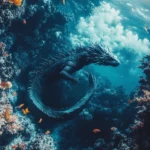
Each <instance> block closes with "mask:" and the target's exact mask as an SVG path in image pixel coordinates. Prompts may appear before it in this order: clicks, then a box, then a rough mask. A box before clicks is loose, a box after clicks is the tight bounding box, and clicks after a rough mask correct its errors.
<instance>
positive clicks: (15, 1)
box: [8, 0, 22, 6]
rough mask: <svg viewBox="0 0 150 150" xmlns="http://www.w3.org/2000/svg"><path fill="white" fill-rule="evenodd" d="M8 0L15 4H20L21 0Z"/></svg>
mask: <svg viewBox="0 0 150 150" xmlns="http://www.w3.org/2000/svg"><path fill="white" fill-rule="evenodd" d="M8 2H9V3H12V4H14V5H15V6H21V5H22V0H8Z"/></svg>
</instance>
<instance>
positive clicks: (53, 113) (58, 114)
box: [29, 72, 96, 118]
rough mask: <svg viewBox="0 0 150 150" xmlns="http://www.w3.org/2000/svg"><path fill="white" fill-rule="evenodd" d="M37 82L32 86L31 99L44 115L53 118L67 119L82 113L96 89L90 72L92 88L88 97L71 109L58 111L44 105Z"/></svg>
mask: <svg viewBox="0 0 150 150" xmlns="http://www.w3.org/2000/svg"><path fill="white" fill-rule="evenodd" d="M36 80H37V81H34V83H33V84H32V86H31V87H30V88H29V95H30V98H31V100H32V101H33V103H34V104H35V105H36V107H37V108H38V109H40V110H41V111H42V112H43V113H45V114H47V115H48V116H49V117H51V118H65V117H69V116H70V115H72V114H75V113H76V112H78V111H80V110H81V109H82V108H83V107H84V106H85V104H86V103H87V102H88V101H89V100H90V98H91V97H92V95H93V93H94V90H95V88H96V80H95V78H94V77H93V75H92V73H91V72H90V73H88V81H89V86H90V87H89V90H88V91H87V93H86V95H85V96H84V97H83V98H82V99H81V100H79V101H78V102H77V103H76V104H75V105H73V106H71V107H69V108H65V109H60V110H56V109H52V108H50V107H48V106H46V105H44V104H43V103H42V101H41V99H40V91H39V89H40V88H39V83H38V81H39V80H38V79H36Z"/></svg>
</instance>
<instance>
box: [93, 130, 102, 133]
mask: <svg viewBox="0 0 150 150" xmlns="http://www.w3.org/2000/svg"><path fill="white" fill-rule="evenodd" d="M93 132H94V133H98V132H101V130H100V129H93Z"/></svg>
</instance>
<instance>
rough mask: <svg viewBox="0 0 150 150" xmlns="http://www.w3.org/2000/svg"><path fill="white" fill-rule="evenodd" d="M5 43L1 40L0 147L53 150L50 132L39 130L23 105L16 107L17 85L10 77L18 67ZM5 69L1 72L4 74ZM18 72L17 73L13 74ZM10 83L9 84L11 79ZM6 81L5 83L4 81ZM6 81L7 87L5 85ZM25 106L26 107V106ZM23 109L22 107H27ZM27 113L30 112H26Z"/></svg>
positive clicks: (9, 149) (23, 149)
mask: <svg viewBox="0 0 150 150" xmlns="http://www.w3.org/2000/svg"><path fill="white" fill-rule="evenodd" d="M5 47H6V46H5V44H4V43H2V42H0V50H1V56H0V60H1V61H0V64H1V68H0V69H1V71H2V73H1V76H0V77H1V81H3V82H0V86H1V87H3V88H1V89H0V120H1V121H0V149H7V150H12V149H18V150H25V149H28V150H32V149H33V150H35V149H37V150H41V149H42V150H55V149H56V147H55V145H54V141H53V139H52V137H51V136H50V135H49V134H45V133H44V131H42V130H38V128H37V127H36V126H35V125H34V124H33V122H32V121H31V119H30V118H28V117H29V116H27V113H26V114H23V113H22V111H21V108H22V107H23V106H24V104H22V105H20V106H16V104H15V100H16V99H17V98H18V97H17V92H15V91H17V90H18V86H17V85H16V83H15V81H13V79H14V78H13V77H14V76H15V75H18V74H19V72H18V69H17V68H16V67H15V64H14V63H13V61H12V57H9V56H11V55H10V54H9V53H7V55H4V53H6V52H5ZM3 72H4V73H3ZM14 72H17V73H14ZM8 80H9V81H13V82H12V85H11V86H10V84H11V82H8ZM4 83H5V84H4ZM7 83H9V87H8V88H7V87H6V85H7ZM26 109H27V108H26ZM26 109H25V110H26ZM28 112H29V111H28Z"/></svg>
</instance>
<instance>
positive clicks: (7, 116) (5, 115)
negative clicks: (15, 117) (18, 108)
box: [4, 107, 10, 121]
mask: <svg viewBox="0 0 150 150" xmlns="http://www.w3.org/2000/svg"><path fill="white" fill-rule="evenodd" d="M4 118H5V120H6V121H9V119H10V112H9V108H8V107H6V111H5V113H4Z"/></svg>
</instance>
